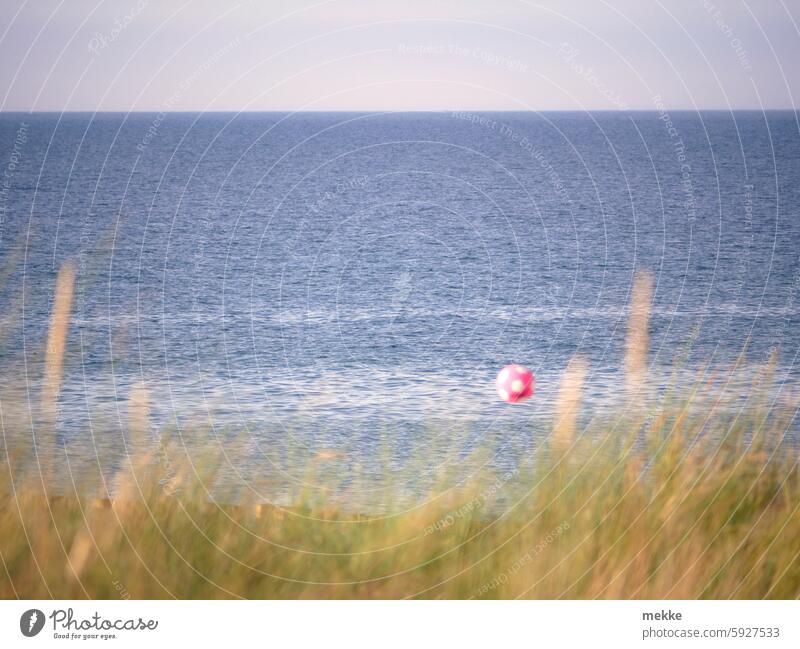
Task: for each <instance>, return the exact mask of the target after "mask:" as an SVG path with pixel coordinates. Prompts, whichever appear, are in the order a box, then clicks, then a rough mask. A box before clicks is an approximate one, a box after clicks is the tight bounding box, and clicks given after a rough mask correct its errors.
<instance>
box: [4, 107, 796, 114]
mask: <svg viewBox="0 0 800 649" xmlns="http://www.w3.org/2000/svg"><path fill="white" fill-rule="evenodd" d="M798 110H800V109H798V108H795V107H769V108H762V107H753V108H727V107H726V108H717V107H711V108H666V109H665V110H664V111H661V110H659V109H657V108H628V109H619V108H590V109H585V110H581V109H577V108H545V109H514V108H489V109H487V108H410V109H385V108H380V109H370V108H333V109H313V110H296V109H283V108H270V109H264V110H234V109H221V110H203V109H196V108H195V109H187V110H159V109H141V110H138V109H137V110H117V109H113V110H91V109H80V110H25V109H13V110H4V109H2V110H0V115H11V114H22V115H68V114H74V115H85V114H95V115H103V114H106V115H132V114H153V113H155V114H161V113H164V114H192V115H196V114H226V115H230V114H265V113H280V114H287V113H290V114H292V113H293V114H302V113H362V114H363V113H616V114H625V113H659V112H674V113H702V112H715V113H738V112H742V113H744V112H750V113H753V112H755V113H769V112H790V113H792V112H793V113H797V112H798Z"/></svg>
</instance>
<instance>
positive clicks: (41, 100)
mask: <svg viewBox="0 0 800 649" xmlns="http://www.w3.org/2000/svg"><path fill="white" fill-rule="evenodd" d="M799 26H800V2H799V1H798V0H770V1H766V0H765V1H758V2H756V1H754V0H747V1H740V0H715V1H714V2H711V1H710V0H672V1H667V0H661V1H660V0H609V1H602V0H591V1H589V0H572V1H570V0H562V1H560V2H559V1H545V2H528V1H524V0H460V1H455V0H402V1H394V0H383V1H379V0H372V1H369V0H262V1H260V2H259V1H256V0H245V1H242V2H218V1H214V2H212V1H206V0H200V1H183V0H160V1H159V0H117V1H114V2H110V1H95V0H27V1H24V2H23V1H20V0H3V1H2V3H0V61H2V65H0V110H2V111H58V112H61V111H125V112H127V111H168V110H172V111H177V110H183V111H211V110H214V111H265V110H280V111H284V110H289V111H294V110H579V111H580V110H627V109H631V110H634V109H642V110H653V109H655V108H656V107H658V106H664V107H666V108H669V109H675V110H677V109H689V110H694V109H710V108H716V109H726V110H728V109H761V108H794V107H796V106H797V101H798V97H800V65H797V61H798V60H800V56H798V55H800V27H799Z"/></svg>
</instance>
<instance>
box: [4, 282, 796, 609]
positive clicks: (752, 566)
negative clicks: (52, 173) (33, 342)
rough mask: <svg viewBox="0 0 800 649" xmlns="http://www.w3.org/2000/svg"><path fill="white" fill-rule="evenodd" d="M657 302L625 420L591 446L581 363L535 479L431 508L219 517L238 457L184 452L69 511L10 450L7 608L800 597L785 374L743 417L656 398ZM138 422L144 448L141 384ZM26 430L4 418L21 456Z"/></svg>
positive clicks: (682, 392) (635, 365) (295, 510)
mask: <svg viewBox="0 0 800 649" xmlns="http://www.w3.org/2000/svg"><path fill="white" fill-rule="evenodd" d="M69 278H70V275H69V274H68V276H67V279H66V280H63V281H64V282H65V283H67V284H68V281H69ZM62 279H63V278H62ZM649 291H650V288H649V282H648V280H647V279H646V278H644V279H643V278H642V277H640V278H639V280H637V286H636V289H635V293H634V302H633V304H632V308H631V314H632V315H631V320H630V325H629V332H628V350H627V358H626V376H627V384H628V390H629V394H630V398H629V400H628V402H627V403H628V407H627V408H626V409H625V410H624V412H620V413H618V414H617V415H616V416H615V417H613V418H608V419H606V420H605V421H603V422H597V421H595V422H593V423H592V424H591V425H590V426H589V427H587V428H583V429H582V428H581V426H580V425H579V421H580V418H579V417H578V412H579V409H580V407H581V394H582V390H583V381H584V378H585V376H586V372H587V367H586V363H585V361H583V360H582V359H580V358H576V359H574V360H573V362H572V363H570V365H569V366H568V367H567V368H565V370H564V374H563V377H562V383H561V390H560V393H559V395H558V398H557V403H556V405H555V412H556V415H555V418H554V421H553V423H552V435H551V436H550V437H549V439H547V440H546V442H545V443H542V444H539V445H538V446H537V448H536V450H535V452H534V453H533V454H532V455H531V456H530V457H529V458H528V459H527V460H526V461H524V462H522V463H521V464H520V465H519V466H517V467H516V468H515V469H512V470H510V471H509V472H507V473H503V474H493V473H491V472H490V471H488V470H487V469H485V468H483V469H476V470H474V471H473V470H472V469H469V470H467V467H472V466H475V467H480V466H481V465H482V461H481V459H480V458H477V456H476V457H473V458H472V460H473V461H468V460H464V462H463V463H461V465H460V466H459V471H460V472H459V475H458V476H457V477H456V478H453V476H451V475H450V476H449V475H446V474H445V473H446V472H445V473H443V474H442V475H441V476H440V478H439V481H438V484H440V485H441V486H440V487H437V488H434V489H432V490H431V491H430V493H429V494H428V495H427V497H418V498H416V499H415V501H414V502H412V503H408V502H405V501H403V499H402V498H399V497H398V498H397V499H392V498H391V494H390V495H389V496H388V498H389V499H390V500H393V501H394V504H387V507H386V511H385V513H381V514H380V515H377V514H369V512H367V511H361V512H360V513H354V509H353V507H348V506H347V502H346V501H347V498H346V494H341V493H340V494H336V497H334V496H331V495H327V496H326V495H324V494H325V492H324V490H320V489H309V490H307V491H305V492H300V493H299V494H297V495H296V496H295V497H294V502H293V503H291V504H289V505H287V506H278V505H276V504H274V503H273V504H270V503H263V502H261V503H259V502H249V501H247V500H246V499H245V500H240V501H239V502H237V504H235V505H234V504H222V503H218V502H215V499H214V498H213V497H212V496H211V492H210V490H209V485H213V484H214V483H215V480H216V476H217V474H218V472H219V470H220V469H221V467H222V466H223V465H224V462H223V458H221V457H218V456H215V455H214V454H213V453H211V454H209V455H208V457H207V458H204V459H203V460H202V461H197V459H196V458H195V459H192V460H190V459H189V458H188V457H187V455H186V454H185V453H181V448H180V445H176V444H166V445H162V446H163V447H162V448H160V449H158V450H149V451H148V450H144V451H141V452H136V453H135V454H132V455H131V456H130V457H129V458H128V461H127V462H126V464H125V466H123V467H122V468H121V469H120V471H119V472H118V473H117V476H116V478H115V480H114V484H112V485H106V488H105V492H104V493H102V494H98V493H97V492H96V490H95V491H94V492H93V491H92V490H89V489H82V488H81V485H80V484H76V485H75V489H74V495H72V496H55V495H53V494H52V492H50V493H48V492H47V485H48V481H47V479H46V478H47V475H48V473H49V472H50V471H56V470H57V468H58V467H57V464H58V462H57V460H56V459H55V457H57V455H56V456H55V457H53V458H49V459H48V460H46V461H42V456H41V454H39V453H38V452H37V453H34V454H33V455H31V454H30V453H25V452H22V451H18V450H16V449H13V448H8V445H7V444H6V450H5V454H4V455H3V456H2V459H3V463H2V471H0V560H2V570H0V596H1V597H4V598H12V597H24V598H50V597H55V598H83V597H91V598H117V597H123V598H128V597H130V598H169V597H178V598H228V597H248V598H297V597H311V598H348V597H351V598H352V597H354V598H378V597H383V598H405V597H422V598H515V597H534V598H600V597H605V598H654V599H658V598H688V599H691V598H730V597H733V598H763V597H769V598H797V597H800V473H799V472H798V465H797V460H798V455H797V449H796V440H791V439H790V437H787V431H791V430H792V429H793V425H794V418H795V415H796V411H797V402H796V401H793V400H792V399H788V398H782V399H781V400H780V401H777V400H776V399H775V394H776V391H775V390H774V389H771V380H770V375H769V367H768V366H767V367H765V368H764V370H763V372H762V373H761V374H760V375H759V376H758V377H757V380H756V383H755V384H754V386H753V390H752V392H751V395H750V397H749V400H748V403H746V404H730V403H725V402H724V400H723V399H722V398H721V397H720V393H719V391H718V390H717V388H716V387H715V384H714V383H713V382H709V381H707V380H705V379H701V378H698V381H697V383H696V384H695V385H693V386H683V387H682V388H681V389H679V388H676V387H675V386H672V388H671V389H670V390H668V392H667V393H666V395H662V396H660V397H659V399H658V401H657V402H654V401H653V400H652V399H651V398H647V397H646V396H645V395H646V393H647V388H646V366H645V362H646V345H647V304H648V302H649V295H650V293H649ZM637 300H638V303H637ZM59 305H60V306H59ZM58 308H60V309H62V311H63V309H67V311H68V309H69V300H65V299H62V300H61V301H60V302H57V303H56V312H55V313H54V317H53V325H52V328H51V338H50V340H49V342H48V354H49V355H50V354H52V355H54V357H55V358H54V362H53V363H52V365H51V367H53V368H54V369H51V370H49V372H48V374H47V375H46V378H47V380H46V381H45V391H44V393H43V397H42V401H43V402H42V412H43V413H44V414H45V415H46V416H45V417H44V423H43V424H42V428H40V429H39V430H40V431H41V430H46V427H47V425H48V423H47V416H50V417H54V416H56V414H55V408H53V407H52V406H51V405H49V404H52V402H53V400H54V399H55V396H54V395H57V392H58V382H59V380H60V366H59V359H58V358H57V357H58V355H59V353H60V352H59V351H58V350H59V348H63V339H64V335H63V333H59V327H61V328H62V329H63V327H64V313H63V312H62V313H58V312H57V311H58ZM701 376H702V374H701V373H699V374H698V377H701ZM779 393H780V391H778V394H779ZM48 413H49V414H48ZM130 413H131V414H130V422H129V425H130V428H131V429H132V430H133V431H134V432H135V431H136V430H139V431H140V434H143V431H146V430H147V392H146V390H145V388H144V387H142V386H140V387H137V389H136V390H134V393H133V394H132V395H131V399H130ZM13 425H14V422H13V421H10V420H9V419H8V418H7V417H6V418H4V420H3V431H4V440H6V441H7V440H8V439H9V437H8V436H7V435H6V432H7V431H8V430H9V428H10V427H11V426H13ZM40 434H41V433H40ZM136 448H145V449H146V448H147V440H145V441H144V444H143V445H140V446H137V447H136ZM165 454H166V455H168V456H169V462H167V463H165V462H164V461H163V455H165ZM476 458H477V459H476ZM339 461H340V458H339V457H338V456H337V455H336V454H335V453H330V454H328V455H324V456H318V457H317V458H315V460H314V461H313V462H309V464H308V466H309V468H308V471H307V474H306V475H305V476H304V480H305V482H306V483H309V484H313V483H315V482H317V483H318V481H319V480H318V479H319V475H317V472H318V471H319V470H320V469H319V467H321V466H324V467H325V468H326V470H327V471H329V472H330V471H332V472H333V473H334V474H336V472H337V468H336V467H337V462H339ZM265 470H268V469H267V468H265ZM465 475H466V476H468V478H466V479H465V478H464V476H465ZM43 476H44V477H43ZM386 482H387V484H390V483H391V476H387V477H386ZM454 485H455V486H454ZM385 493H390V492H385ZM401 503H402V504H401ZM355 511H358V510H357V508H356V510H355Z"/></svg>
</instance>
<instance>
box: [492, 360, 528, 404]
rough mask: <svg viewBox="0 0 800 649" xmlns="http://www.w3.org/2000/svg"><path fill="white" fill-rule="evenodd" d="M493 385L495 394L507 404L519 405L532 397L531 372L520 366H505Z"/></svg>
mask: <svg viewBox="0 0 800 649" xmlns="http://www.w3.org/2000/svg"><path fill="white" fill-rule="evenodd" d="M495 384H496V385H497V394H499V395H500V398H501V399H502V400H503V401H506V402H507V403H519V402H520V401H525V399H528V398H529V397H531V396H533V372H531V371H530V370H529V369H528V368H527V367H523V366H522V365H506V366H505V367H504V368H503V369H502V370H500V373H499V374H498V375H497V381H496V382H495Z"/></svg>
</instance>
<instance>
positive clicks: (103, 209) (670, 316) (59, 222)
mask: <svg viewBox="0 0 800 649" xmlns="http://www.w3.org/2000/svg"><path fill="white" fill-rule="evenodd" d="M0 154H1V156H2V157H0V164H1V165H2V179H0V180H1V181H2V184H1V185H0V217H1V218H2V220H1V221H0V257H1V258H2V264H0V273H2V286H0V291H1V292H0V304H2V311H3V319H2V323H1V324H0V355H2V360H3V367H4V368H6V370H5V376H6V379H5V382H6V383H9V382H11V383H13V384H14V385H15V386H16V387H17V388H24V389H22V390H21V392H22V393H23V394H24V397H25V398H27V399H30V401H31V402H34V401H35V400H36V399H37V398H38V397H37V395H38V392H37V390H38V381H39V380H40V377H41V363H42V351H43V348H44V341H45V336H46V330H47V323H48V318H49V313H50V308H51V305H52V297H53V295H52V294H53V286H54V280H55V276H56V273H57V271H58V269H59V267H60V266H61V265H62V264H63V263H65V262H67V261H68V260H72V262H73V263H74V264H75V266H76V269H77V285H76V295H75V303H74V318H73V321H72V323H71V328H70V332H69V343H68V355H67V362H66V366H65V375H64V382H63V389H62V393H61V397H60V399H61V404H60V405H61V411H60V412H61V416H60V423H59V431H60V432H59V434H60V436H61V440H62V441H63V442H64V443H66V444H67V445H68V446H69V448H70V450H71V452H74V453H76V454H80V453H86V454H88V453H94V452H95V451H96V448H95V447H96V445H97V444H98V443H99V442H98V439H100V440H116V439H117V438H118V437H120V436H121V435H122V431H123V430H124V428H125V423H124V422H125V418H126V414H125V413H126V410H125V409H126V403H127V399H128V396H129V393H130V389H131V386H132V385H133V384H134V383H135V382H137V381H143V382H144V383H145V385H146V386H147V390H148V394H149V398H150V404H151V418H152V421H153V426H154V429H158V428H159V427H162V426H173V427H177V429H178V430H180V431H181V432H182V434H183V435H185V436H186V437H187V438H188V437H191V435H192V434H193V432H192V431H193V430H195V428H196V426H197V424H198V422H199V423H201V424H203V425H206V426H208V427H210V428H211V429H212V430H213V431H214V434H215V435H219V436H220V437H219V439H223V438H224V439H228V438H229V437H230V438H233V436H234V434H235V436H236V437H237V438H238V439H241V438H242V435H243V434H244V439H246V440H247V444H248V457H250V458H251V460H252V462H253V463H254V464H256V465H257V464H258V458H259V455H260V454H262V453H267V452H268V450H269V448H271V447H274V446H275V444H276V443H277V442H276V440H277V439H279V438H281V439H286V438H292V439H294V440H299V441H300V442H301V443H302V444H303V445H307V447H308V448H309V449H320V448H335V449H344V450H346V451H347V452H348V453H355V454H359V453H369V452H372V451H373V450H374V449H376V448H377V447H378V446H379V444H380V443H381V440H385V439H386V438H387V437H388V438H389V439H391V440H393V442H395V443H396V444H398V445H399V446H401V447H402V446H405V447H407V448H408V449H413V447H414V445H415V444H416V440H419V439H422V437H423V431H425V430H435V431H437V433H436V434H438V435H442V434H443V435H445V436H446V435H448V434H449V431H455V430H456V429H459V430H469V431H471V432H470V435H472V436H473V437H474V438H475V439H479V440H485V439H493V440H500V441H501V442H502V441H503V440H504V439H506V437H508V436H510V435H517V436H528V437H532V436H534V435H533V433H532V430H534V428H535V421H536V420H537V416H540V415H544V414H546V411H547V408H548V407H549V404H551V403H552V396H553V393H554V391H555V389H556V387H557V382H558V377H559V375H560V373H561V371H562V370H563V368H564V365H565V363H566V362H567V360H568V359H569V358H570V357H571V356H572V355H574V354H576V353H582V354H585V355H586V357H587V359H588V362H589V375H588V387H589V396H590V399H589V400H588V402H587V404H586V408H587V409H588V410H591V408H592V404H593V403H597V404H601V403H607V399H608V397H609V395H612V396H613V395H615V394H616V393H617V392H618V390H619V388H620V385H621V365H622V355H623V351H624V332H625V325H626V319H627V310H626V309H627V303H628V300H629V295H630V290H631V286H632V281H633V277H634V272H635V271H636V270H637V269H646V270H649V271H650V272H652V273H653V276H654V279H655V292H654V298H653V315H652V322H651V329H652V339H651V349H650V355H649V364H650V366H651V371H652V374H653V376H655V377H667V376H669V375H670V373H671V372H672V371H674V370H675V368H676V367H677V365H676V364H677V363H678V361H680V363H681V365H680V366H681V367H682V368H685V375H686V377H687V380H689V377H692V376H695V375H696V370H697V368H699V367H704V366H706V364H710V365H711V366H712V367H717V368H723V369H724V368H729V367H731V365H732V364H733V362H734V361H735V360H736V359H737V358H738V357H739V355H740V353H741V352H742V350H743V349H744V348H745V346H747V350H746V362H745V364H744V367H745V368H747V367H755V366H756V365H758V364H760V363H763V362H765V361H766V359H767V358H768V356H769V354H770V352H771V350H773V349H775V348H779V351H778V360H777V372H776V377H777V378H778V380H779V381H786V382H787V384H786V385H788V386H793V385H794V382H795V381H796V379H797V368H796V354H797V350H798V341H799V339H798V328H797V325H798V304H799V303H800V296H799V295H798V289H800V260H799V259H798V251H799V250H800V246H799V244H800V125H799V123H798V116H797V115H796V114H795V113H794V112H767V113H759V112H733V113H730V112H700V113H696V112H672V113H666V112H662V113H659V112H618V113H614V112H609V113H514V112H507V113H505V112H504V113H466V112H454V113H400V114H393V113H298V114H279V113H261V114H226V113H212V114H188V113H171V114H166V115H165V114H154V113H152V114H149V113H135V114H128V115H125V114H96V115H91V114H77V113H76V114H62V115H58V114H19V113H4V114H0ZM509 362H517V363H524V364H526V365H528V366H530V367H531V368H532V369H533V370H534V372H535V373H536V377H537V394H536V396H535V397H534V399H533V400H531V401H530V402H528V403H527V404H525V405H522V406H516V407H510V406H507V405H505V404H503V403H501V402H499V401H498V400H497V398H496V396H495V394H494V391H493V385H492V383H493V379H494V376H495V374H496V373H497V371H498V369H499V368H500V367H502V366H503V365H505V364H507V363H509ZM746 374H747V373H746V372H745V373H744V378H743V381H744V382H745V383H746V380H747V376H746ZM745 383H743V384H742V385H745ZM742 389H745V388H742ZM786 389H787V390H788V389H789V388H788V387H787V388H786ZM9 398H10V397H8V396H7V397H6V400H8V399H9ZM100 443H102V442H100ZM109 443H111V442H109Z"/></svg>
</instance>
